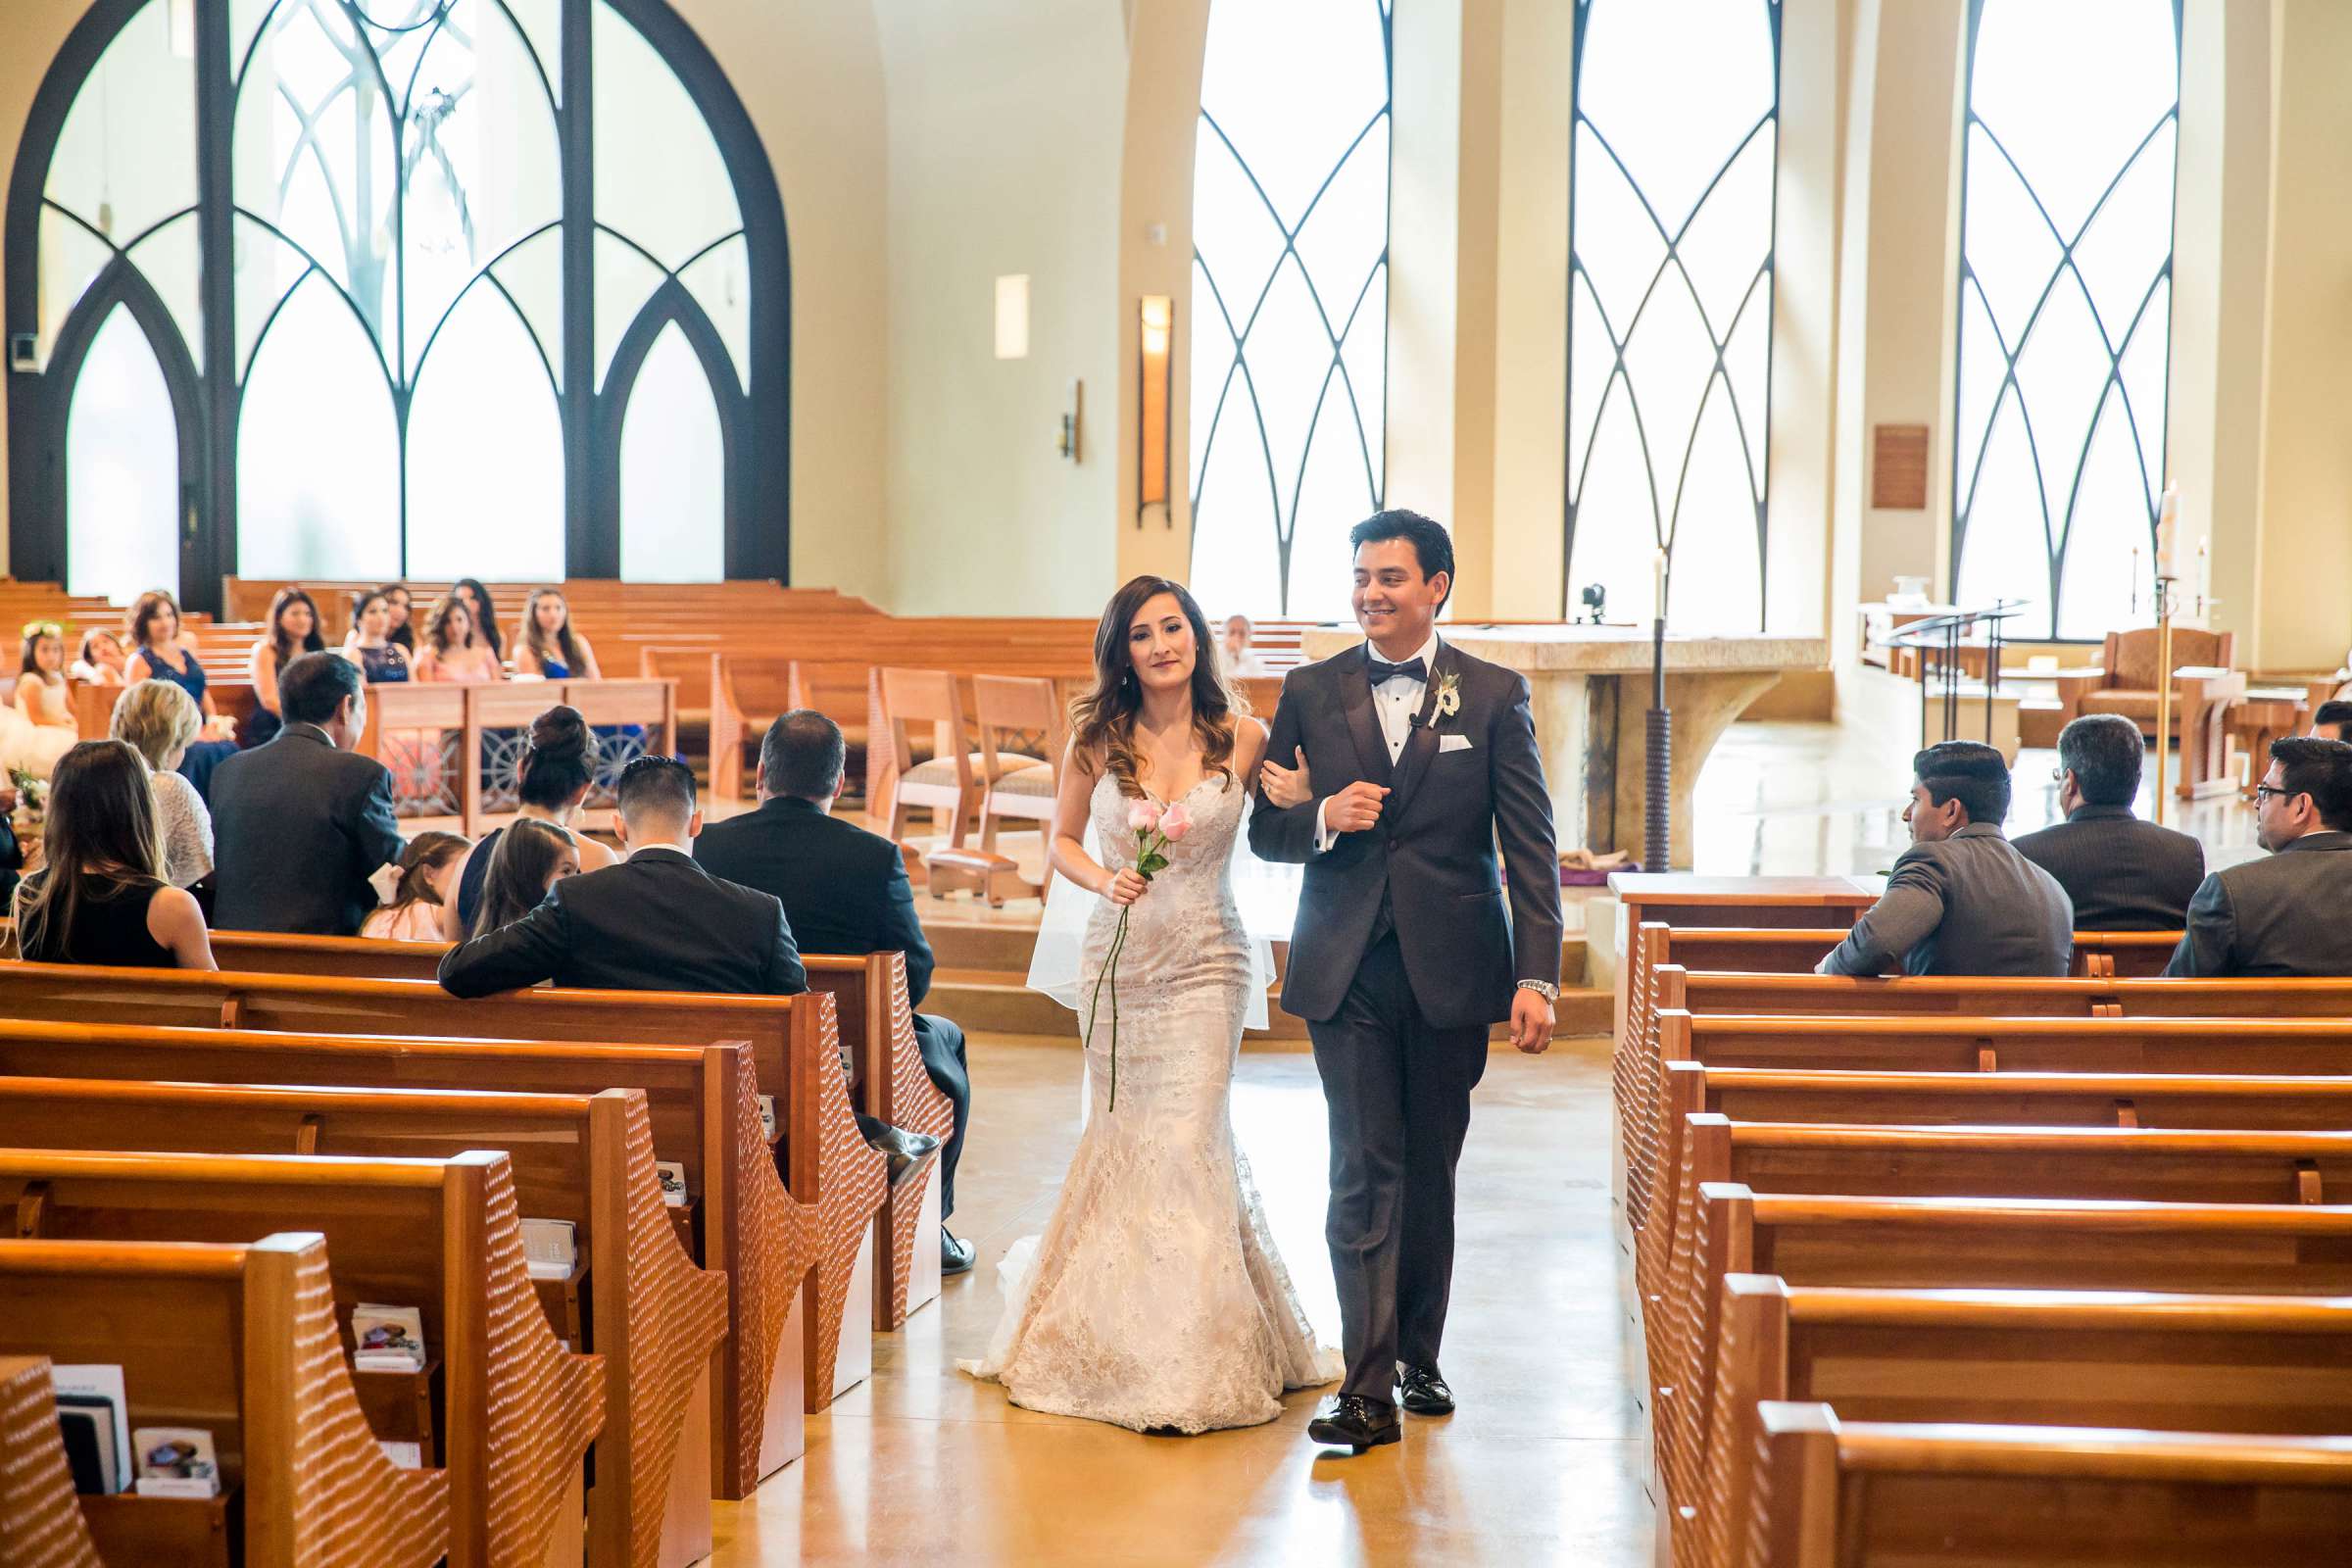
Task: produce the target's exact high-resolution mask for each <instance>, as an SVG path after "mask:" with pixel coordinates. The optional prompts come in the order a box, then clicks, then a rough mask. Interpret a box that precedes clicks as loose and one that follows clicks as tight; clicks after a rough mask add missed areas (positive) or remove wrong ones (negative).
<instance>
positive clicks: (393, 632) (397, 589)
mask: <svg viewBox="0 0 2352 1568" xmlns="http://www.w3.org/2000/svg"><path fill="white" fill-rule="evenodd" d="M377 592H379V593H381V594H382V595H383V596H384V603H385V604H387V605H389V606H391V607H392V623H391V624H390V625H389V626H387V627H385V628H384V637H385V640H386V641H388V642H395V643H398V644H399V645H400V646H401V647H403V648H405V649H407V650H408V651H409V654H410V656H411V657H412V658H414V657H415V656H416V653H417V628H416V625H415V624H414V619H413V617H412V616H411V615H410V613H409V590H408V587H407V585H406V584H403V583H397V582H388V583H386V584H384V586H383V587H382V588H380V589H378V590H377Z"/></svg>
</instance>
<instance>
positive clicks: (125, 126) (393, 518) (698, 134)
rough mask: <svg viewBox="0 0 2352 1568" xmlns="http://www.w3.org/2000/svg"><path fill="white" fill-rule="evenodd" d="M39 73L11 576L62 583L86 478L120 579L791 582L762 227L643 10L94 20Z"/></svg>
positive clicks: (14, 391) (96, 15)
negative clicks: (99, 498) (127, 547)
mask: <svg viewBox="0 0 2352 1568" xmlns="http://www.w3.org/2000/svg"><path fill="white" fill-rule="evenodd" d="M208 60H209V61H215V62H218V63H219V64H218V65H217V67H215V68H213V69H211V70H209V71H208V70H200V69H199V66H200V63H201V62H203V61H208ZM567 69H568V70H569V71H570V72H571V73H573V75H574V76H575V77H576V81H575V82H574V83H573V84H572V86H573V90H574V92H575V96H576V97H577V99H578V101H577V102H573V101H570V100H568V99H567V98H566V90H567V86H566V80H565V73H566V70H567ZM51 77H52V79H51V81H50V82H49V83H47V84H45V86H44V89H43V100H44V103H46V104H49V105H50V106H51V107H50V108H49V109H48V110H46V111H45V110H44V109H43V108H42V107H40V106H36V109H35V112H34V117H33V121H32V123H31V124H30V125H29V126H28V127H27V131H26V136H25V143H24V145H23V148H22V150H21V152H20V155H19V172H20V174H23V173H25V172H27V171H29V172H31V173H32V174H33V175H34V176H35V177H34V179H33V181H32V188H35V189H38V190H39V191H40V199H39V201H38V203H37V204H30V203H25V202H22V201H12V204H11V207H10V210H9V220H8V221H9V225H10V228H9V238H10V245H9V258H10V261H9V268H10V270H9V275H8V279H7V286H8V314H9V323H8V324H9V327H10V330H11V332H12V335H16V336H18V337H19V340H20V343H21V338H22V334H23V333H25V331H27V330H30V331H31V332H32V333H33V334H34V339H35V357H36V358H37V359H38V360H39V361H40V362H41V365H42V368H44V369H45V370H48V371H51V372H52V373H50V374H48V375H44V376H23V375H20V376H13V377H11V385H10V396H11V398H12V400H15V399H18V398H25V399H27V400H29V402H28V405H27V406H28V408H29V409H30V410H31V414H32V417H31V418H30V419H29V420H28V421H27V427H29V428H31V429H32V430H33V431H34V432H35V435H36V438H37V439H38V441H39V443H40V444H42V445H44V446H47V447H48V448H49V449H50V451H51V453H52V454H54V456H52V457H51V459H50V461H47V462H39V461H27V462H25V463H21V464H19V465H17V466H16V470H15V471H14V472H13V473H12V486H13V488H14V491H15V495H16V498H17V501H18V507H17V509H16V515H17V516H18V517H19V518H20V519H21V521H20V524H19V528H18V530H17V536H16V539H15V541H14V545H13V548H12V555H13V558H14V559H13V562H12V564H13V565H14V566H15V567H16V569H17V571H18V573H19V574H20V575H32V576H55V575H60V574H65V575H68V576H69V577H70V578H71V579H72V580H73V582H74V584H75V587H76V591H84V585H85V584H90V585H94V584H95V581H96V579H95V577H94V576H93V575H92V573H94V572H98V571H99V570H100V568H99V567H98V566H97V565H96V563H98V562H101V561H107V560H113V559H117V558H119V555H120V551H119V550H117V549H116V547H115V546H114V545H113V543H111V541H112V538H113V534H112V532H92V533H90V534H89V536H88V538H87V539H86V540H85V539H84V538H83V537H82V536H81V534H80V533H79V532H77V531H76V530H77V529H78V528H80V527H82V526H84V525H87V526H89V527H92V528H95V527H96V524H95V523H92V522H90V520H89V519H90V517H91V515H92V509H91V506H90V504H89V502H88V499H87V498H88V497H89V496H91V495H93V494H95V493H97V492H98V491H99V490H102V489H104V488H105V487H106V485H107V484H109V483H119V484H122V485H128V486H130V487H131V489H132V490H134V491H135V493H136V494H137V495H138V496H139V497H140V498H142V499H141V500H140V503H139V505H138V506H137V507H135V508H132V509H130V510H129V511H127V512H126V513H125V514H124V516H123V520H121V522H120V523H110V524H108V528H109V529H114V528H117V527H123V528H128V527H133V526H134V525H135V527H136V529H138V530H141V537H142V538H149V536H150V535H152V536H153V537H152V538H149V545H150V547H151V548H150V549H148V550H145V551H143V552H142V553H143V555H145V556H147V558H148V559H146V560H144V561H143V562H142V563H141V564H138V565H137V566H136V567H135V568H131V569H132V574H133V576H135V577H136V579H137V580H136V582H135V583H133V584H131V591H134V592H135V591H136V589H137V588H142V587H146V586H152V585H153V584H154V583H155V582H157V581H164V582H166V583H167V585H175V584H173V580H172V573H170V572H168V571H159V569H158V567H159V562H158V560H157V559H155V553H156V550H158V549H160V552H161V556H162V557H163V558H166V559H168V558H169V557H171V556H172V553H173V551H172V541H173V540H174V539H177V540H179V541H180V551H179V554H180V555H181V558H182V570H183V572H184V574H185V575H186V576H187V577H188V579H189V581H190V582H191V583H201V582H203V581H205V579H206V578H207V576H208V574H211V573H214V572H221V571H231V572H238V573H241V574H243V575H247V576H292V577H343V578H369V577H390V576H394V575H416V576H426V577H451V576H460V575H469V576H478V577H483V578H488V579H492V580H501V579H504V580H531V579H548V578H555V577H561V576H564V575H566V574H567V573H571V574H596V575H602V574H612V573H613V572H616V571H618V570H620V569H621V568H622V566H623V564H624V557H625V558H626V564H628V565H629V566H632V567H637V568H639V569H641V570H642V571H643V572H644V573H645V574H647V575H654V576H660V577H662V578H663V579H665V580H672V581H693V580H706V579H711V578H715V577H719V576H722V575H725V574H727V573H728V572H729V571H730V569H732V570H735V571H737V572H738V573H740V574H759V575H774V576H783V575H785V574H786V565H787V561H788V557H787V554H786V551H787V542H786V539H785V535H784V521H783V519H784V513H785V508H786V497H787V493H788V488H787V484H786V476H787V452H786V448H787V442H788V428H787V423H786V421H787V419H788V416H789V405H788V401H787V386H786V381H787V376H788V361H789V353H788V332H787V327H786V323H785V313H786V312H787V310H788V309H789V301H788V299H787V293H786V287H785V281H784V280H785V277H786V271H785V256H784V230H783V214H782V209H781V205H780V203H779V202H778V200H777V196H776V192H775V187H774V183H773V178H772V175H770V174H769V173H768V172H767V168H766V164H765V159H764V157H763V155H761V154H760V149H759V145H758V139H757V137H756V136H755V135H754V134H753V133H752V131H751V127H750V123H749V120H748V118H746V117H745V116H744V114H743V112H742V107H741V105H740V104H739V103H738V102H737V101H736V100H735V99H734V97H733V95H732V93H731V91H729V90H728V89H727V87H726V85H725V81H724V78H723V75H721V74H720V73H719V72H718V68H717V66H716V63H715V62H714V61H712V60H711V57H710V56H709V54H708V52H707V51H706V50H704V49H703V47H702V45H701V44H700V43H699V41H697V40H696V39H695V38H694V36H693V34H692V33H691V32H690V31H688V30H687V28H686V27H685V25H684V24H683V23H681V22H680V21H678V19H677V18H676V17H675V15H674V14H673V13H671V12H669V11H668V10H667V9H666V7H664V6H662V4H661V3H660V0H96V3H95V4H94V6H93V8H92V10H91V12H90V14H89V16H87V17H86V18H85V19H84V21H83V22H82V24H81V25H80V26H79V27H78V28H77V29H76V31H75V32H74V34H73V36H72V37H71V38H70V39H69V41H68V44H67V46H66V49H65V51H64V52H63V53H62V54H61V55H60V57H59V60H58V62H57V64H56V65H55V66H54V67H53V69H52V72H51ZM207 149H212V151H210V152H208V150H207ZM133 306H135V307H136V308H135V309H133V308H131V307H133ZM109 312H111V313H113V314H111V315H109V314H107V313H109ZM102 321H103V322H104V324H103V326H101V324H100V323H101V322H102ZM664 331H666V334H667V335H666V336H665V337H659V338H658V337H657V334H659V333H662V332H664ZM159 333H160V334H161V336H162V338H163V339H166V340H169V341H160V342H159V341H155V339H156V338H157V336H158V334H159ZM670 339H679V340H681V341H683V340H684V339H691V340H692V342H693V343H694V344H695V345H696V346H697V350H698V351H697V352H694V353H687V354H684V355H683V356H681V355H679V354H677V353H674V352H672V351H671V348H670V346H669V343H670ZM630 343H635V344H637V345H638V346H637V347H636V348H635V349H634V351H633V352H632V353H631V355H630V358H629V363H628V368H627V371H628V373H627V374H626V376H625V377H622V378H621V380H622V381H623V383H624V384H621V385H608V382H609V380H610V379H611V378H612V377H613V371H614V368H615V360H616V356H617V355H620V354H622V353H623V352H624V348H623V346H624V345H626V344H630ZM649 345H654V346H655V348H656V352H655V353H654V356H653V363H652V364H651V366H650V368H646V369H645V370H644V373H640V362H643V361H645V360H646V359H647V357H648V346H649ZM142 352H144V354H145V356H146V359H145V361H144V362H142V361H141V360H140V354H141V353H142ZM52 360H55V361H56V363H55V364H52V363H51V362H52ZM142 363H143V364H144V366H145V368H144V369H142V368H141V365H142ZM178 367H185V369H184V370H181V371H178V372H177V374H178V380H177V381H176V382H175V381H174V374H175V368H178ZM156 371H160V372H161V380H162V382H163V385H162V387H161V388H160V389H159V387H158V386H157V385H156V384H155V383H156V375H155V374H154V373H153V372H156ZM84 382H86V385H85V384H78V383H84ZM640 382H642V383H643V385H642V387H641V388H640V389H641V390H644V391H645V392H646V393H647V397H648V399H649V400H660V401H661V402H662V403H663V404H664V405H665V407H663V408H662V410H660V411H658V413H657V414H655V415H649V416H648V417H645V418H641V419H631V418H629V417H628V416H629V413H630V411H629V409H628V408H627V407H625V404H626V402H627V400H628V398H629V396H630V388H631V387H633V386H637V385H638V383H640ZM101 411H105V412H101ZM159 411H161V414H160V415H159ZM208 412H209V416H210V417H209V418H208V417H206V415H207V413H208ZM159 417H170V419H171V420H172V424H171V425H169V426H167V429H168V431H169V433H171V434H172V436H173V438H174V439H173V441H165V442H161V443H156V444H152V445H151V447H150V450H149V452H148V453H147V454H146V455H145V456H143V457H142V456H140V455H136V454H129V453H123V454H112V455H110V452H111V448H110V443H112V442H115V441H117V440H119V439H126V438H125V437H123V436H120V435H119V434H117V433H115V432H122V431H127V430H131V429H138V430H144V431H148V432H150V433H152V431H153V428H154V426H155V424H156V421H157V419H158V418H159ZM754 428H757V429H758V430H759V431H760V439H759V440H753V439H751V438H750V433H751V431H752V430H753V429H754ZM608 437H610V439H608ZM174 442H176V446H175V445H174ZM664 442H672V443H682V444H680V445H677V446H676V447H675V450H669V449H666V448H665V447H664V445H663V443H664ZM624 454H625V459H626V464H625V466H627V467H628V468H629V469H630V470H631V475H630V477H628V478H625V479H624V477H623V472H622V470H623V467H624ZM32 456H33V455H32V454H27V457H28V458H30V457H32ZM175 456H176V457H177V458H179V459H181V460H184V461H183V462H182V465H181V466H183V467H185V468H188V469H190V470H193V471H176V470H175V471H173V472H172V474H171V475H170V476H169V480H168V482H167V479H166V478H164V477H161V476H160V475H161V472H162V470H161V468H160V467H158V465H159V464H161V465H165V466H169V465H170V463H171V461H172V460H173V458H174V457H175ZM150 469H153V470H155V471H152V472H151V471H149V470H150ZM60 474H62V475H63V476H64V477H63V479H62V480H61V479H60V478H58V477H56V476H57V475H60ZM109 476H111V477H109ZM657 477H658V478H659V479H660V481H661V484H662V485H666V486H667V487H668V491H667V492H666V493H661V491H660V486H659V485H657V484H656V482H655V480H656V478H657ZM134 481H135V482H134ZM44 486H46V487H49V488H48V489H46V490H44V488H43V487H44ZM61 487H62V488H63V489H64V490H65V491H68V492H73V493H74V494H77V495H78V496H79V497H80V498H81V499H80V500H79V501H78V502H72V501H69V499H68V496H67V495H64V494H60V493H58V491H59V489H60V488H61ZM167 491H168V492H169V495H168V496H167V495H166V492H167ZM158 497H165V498H166V499H167V500H169V502H170V505H169V506H168V507H166V506H164V505H163V504H162V503H161V502H159V501H158V500H157V498H158ZM755 497H756V505H755ZM183 502H184V508H183ZM648 509H651V512H650V514H649V515H647V516H646V518H645V519H644V520H641V521H639V522H638V523H637V525H636V526H635V527H634V528H632V527H631V526H630V523H631V518H632V515H636V514H641V513H648ZM183 514H184V520H186V521H187V523H188V526H187V527H186V528H184V529H183V528H182V526H181V523H182V520H183ZM59 516H64V517H66V518H67V521H66V522H65V523H63V524H62V525H61V524H58V523H56V522H55V520H54V519H55V518H57V517H59ZM155 516H162V517H164V518H165V519H166V525H165V528H164V531H162V532H160V533H158V532H157V528H158V525H157V524H156V523H155V522H154V521H153V518H154V517H155ZM43 519H48V520H47V521H45V522H44V520H43ZM27 522H30V524H31V525H29V526H27ZM624 534H625V535H626V543H625V546H624ZM157 540H160V541H162V542H161V544H160V546H159V545H157V544H156V541H157ZM191 551H195V552H197V553H195V554H191V553H190V552H191ZM208 551H209V553H210V554H209V556H208V555H206V554H205V553H204V552H208ZM118 574H119V573H118ZM129 581H130V579H128V578H125V582H129ZM117 586H120V585H116V584H113V583H112V581H111V578H110V581H109V584H108V588H107V590H106V591H113V590H114V589H115V588H116V587H117ZM205 597H207V596H206V595H205V594H204V593H203V592H202V591H201V590H199V591H198V592H197V594H196V598H197V600H198V601H199V602H202V600H203V599H204V598H205Z"/></svg>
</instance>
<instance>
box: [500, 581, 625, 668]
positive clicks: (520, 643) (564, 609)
mask: <svg viewBox="0 0 2352 1568" xmlns="http://www.w3.org/2000/svg"><path fill="white" fill-rule="evenodd" d="M515 674H517V675H544V676H545V677H546V678H547V679H549V680H573V679H578V680H599V679H602V678H603V675H602V672H601V671H600V670H598V668H597V667H596V650H595V649H593V648H591V647H589V646H588V639H587V638H586V637H584V636H582V635H581V634H580V633H578V632H576V631H573V630H572V629H571V607H570V606H569V605H568V604H566V603H564V594H563V591H562V590H560V589H556V588H535V589H533V590H532V591H531V597H530V598H529V599H528V600H526V601H524V603H523V607H522V624H521V625H519V626H517V627H515Z"/></svg>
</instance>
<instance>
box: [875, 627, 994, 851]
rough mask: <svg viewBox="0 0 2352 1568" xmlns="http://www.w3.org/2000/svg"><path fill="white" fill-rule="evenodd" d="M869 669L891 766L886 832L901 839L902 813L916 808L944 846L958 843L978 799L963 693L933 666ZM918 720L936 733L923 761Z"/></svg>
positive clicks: (904, 838)
mask: <svg viewBox="0 0 2352 1568" xmlns="http://www.w3.org/2000/svg"><path fill="white" fill-rule="evenodd" d="M874 675H875V680H876V682H877V684H878V689H879V691H880V695H881V704H882V722H883V725H884V727H885V729H886V730H887V731H888V745H889V747H890V758H891V764H892V766H893V768H894V769H895V771H896V778H895V780H894V782H893V784H892V787H891V791H890V818H889V819H890V825H889V828H888V829H887V831H888V833H889V836H890V838H891V839H892V840H893V841H894V842H895V843H898V844H900V845H902V846H903V845H905V844H906V843H907V813H908V812H909V811H911V810H913V809H918V808H920V809H928V810H929V811H930V812H931V817H932V832H933V833H934V834H935V835H939V836H942V837H945V838H946V840H947V842H948V845H949V847H950V848H953V849H960V848H962V846H963V830H964V823H965V821H966V819H967V818H969V817H970V815H971V813H972V810H973V808H974V807H975V806H977V805H978V804H979V791H978V787H977V786H976V785H975V784H974V782H973V762H972V753H971V752H970V750H969V749H968V737H969V731H968V730H967V729H966V727H965V725H964V717H963V696H962V694H961V693H960V692H959V691H958V690H957V689H956V678H955V676H953V675H950V674H947V673H945V672H943V671H940V670H936V669H891V668H882V669H877V670H876V671H875V672H874ZM918 724H928V725H930V726H932V727H933V729H934V731H935V735H936V739H935V742H934V745H933V749H932V755H931V758H930V760H928V761H923V762H918V761H916V760H915V744H914V734H913V731H912V730H911V728H910V726H912V725H918ZM932 891H933V892H934V893H937V892H938V889H937V888H936V887H935V888H934V889H933V890H932Z"/></svg>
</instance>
